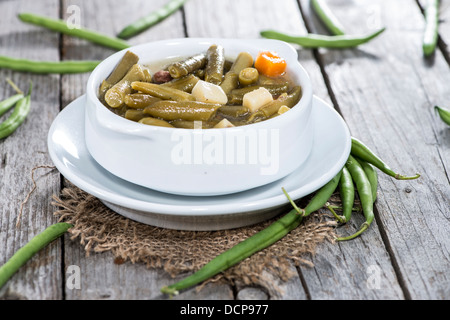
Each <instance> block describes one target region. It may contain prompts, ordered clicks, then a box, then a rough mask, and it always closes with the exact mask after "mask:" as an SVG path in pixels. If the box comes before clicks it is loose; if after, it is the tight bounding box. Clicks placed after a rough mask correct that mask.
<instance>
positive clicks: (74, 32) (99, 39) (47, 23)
mask: <svg viewBox="0 0 450 320" xmlns="http://www.w3.org/2000/svg"><path fill="white" fill-rule="evenodd" d="M19 19H20V20H22V21H23V22H27V23H31V24H34V25H37V26H40V27H44V28H47V29H50V30H52V31H56V32H61V33H64V34H67V35H70V36H74V37H77V38H80V39H85V40H88V41H90V42H93V43H96V44H99V45H102V46H105V47H109V48H112V49H116V50H123V49H127V48H129V47H130V45H129V44H128V43H126V42H125V41H123V40H122V39H118V38H113V37H109V36H107V35H104V34H100V33H98V32H94V31H91V30H88V29H83V28H70V27H69V26H68V24H67V21H64V20H55V19H51V18H46V17H41V16H38V15H35V14H31V13H21V14H19Z"/></svg>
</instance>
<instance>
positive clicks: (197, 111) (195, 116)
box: [144, 101, 221, 121]
mask: <svg viewBox="0 0 450 320" xmlns="http://www.w3.org/2000/svg"><path fill="white" fill-rule="evenodd" d="M220 107H221V105H220V104H210V103H203V102H197V101H183V102H175V101H161V102H156V103H154V104H153V105H151V106H150V107H148V108H145V110H144V112H145V113H146V114H148V115H150V116H152V117H155V118H161V119H164V120H166V121H172V120H188V121H208V120H210V119H211V118H212V117H213V116H214V115H215V114H216V112H217V110H218V109H219V108H220Z"/></svg>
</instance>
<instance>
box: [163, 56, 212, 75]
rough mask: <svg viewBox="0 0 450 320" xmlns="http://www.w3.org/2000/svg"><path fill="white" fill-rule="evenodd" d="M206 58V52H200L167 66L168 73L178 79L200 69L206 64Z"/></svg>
mask: <svg viewBox="0 0 450 320" xmlns="http://www.w3.org/2000/svg"><path fill="white" fill-rule="evenodd" d="M206 63H207V59H206V54H204V53H201V54H198V55H195V56H193V57H190V58H187V59H186V60H183V61H180V62H176V63H174V64H172V65H170V66H169V67H168V70H169V73H170V75H171V76H172V78H174V79H178V78H181V77H184V76H187V75H188V74H190V73H193V72H194V71H196V70H198V69H202V68H204V67H205V66H206Z"/></svg>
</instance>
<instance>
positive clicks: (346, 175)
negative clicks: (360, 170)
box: [339, 166, 355, 222]
mask: <svg viewBox="0 0 450 320" xmlns="http://www.w3.org/2000/svg"><path fill="white" fill-rule="evenodd" d="M339 191H340V196H341V200H342V215H343V217H344V222H349V221H350V218H351V216H352V212H353V205H354V203H355V185H354V184H353V179H352V176H351V174H350V171H349V170H348V169H347V167H346V166H345V167H344V169H342V176H341V180H340V181H339Z"/></svg>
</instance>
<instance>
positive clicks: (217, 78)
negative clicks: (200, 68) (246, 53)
mask: <svg viewBox="0 0 450 320" xmlns="http://www.w3.org/2000/svg"><path fill="white" fill-rule="evenodd" d="M206 58H207V60H208V62H207V64H206V69H205V81H206V82H209V83H212V84H215V85H220V84H221V83H222V81H223V76H224V75H223V72H224V68H225V49H224V48H223V47H222V46H220V45H212V46H211V47H210V48H209V49H208V51H207V52H206Z"/></svg>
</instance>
